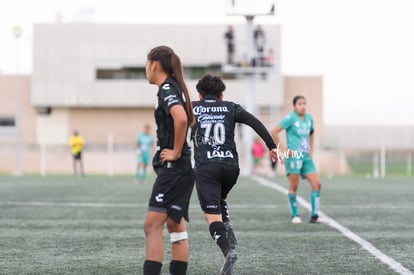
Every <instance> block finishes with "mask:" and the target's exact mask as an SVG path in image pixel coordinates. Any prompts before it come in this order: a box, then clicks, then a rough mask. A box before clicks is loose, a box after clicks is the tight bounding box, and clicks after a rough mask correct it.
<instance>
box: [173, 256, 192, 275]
mask: <svg viewBox="0 0 414 275" xmlns="http://www.w3.org/2000/svg"><path fill="white" fill-rule="evenodd" d="M187 265H188V264H187V262H182V261H174V260H173V261H171V263H170V275H185V274H186V273H187Z"/></svg>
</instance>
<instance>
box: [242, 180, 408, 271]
mask: <svg viewBox="0 0 414 275" xmlns="http://www.w3.org/2000/svg"><path fill="white" fill-rule="evenodd" d="M250 178H251V179H252V180H254V181H256V182H258V183H260V184H261V185H264V186H267V187H270V188H272V189H275V190H276V191H279V192H280V193H282V194H285V195H287V194H288V190H287V189H286V188H284V187H282V186H280V185H279V184H277V183H273V182H271V181H268V180H266V179H264V178H261V177H258V176H251V177H250ZM297 200H298V203H299V204H301V205H302V206H303V207H305V208H306V209H308V210H309V211H311V205H310V203H309V202H307V201H306V200H305V199H304V198H302V197H300V196H297ZM319 215H320V216H321V217H323V219H324V220H326V221H327V222H326V224H327V225H329V226H330V227H332V228H335V229H336V230H338V231H339V232H340V233H341V234H343V235H344V236H345V237H347V238H348V239H350V240H352V241H354V242H356V243H358V244H359V245H361V246H362V247H363V248H364V249H365V250H367V251H368V252H369V253H371V254H372V255H374V256H375V257H376V258H378V259H379V260H380V261H381V262H383V263H384V264H387V265H388V266H389V267H390V268H391V269H392V270H394V271H396V272H398V273H399V274H402V275H413V273H412V272H411V271H410V270H409V269H407V268H405V267H404V266H403V265H402V264H400V263H399V262H397V261H395V260H394V259H392V258H390V257H388V256H387V255H385V254H384V253H382V252H381V251H379V250H378V249H377V248H376V247H375V246H374V245H372V244H371V243H370V242H368V241H367V240H365V239H363V238H361V237H360V236H358V235H357V234H355V233H354V232H352V231H351V230H350V229H348V228H346V227H345V226H343V225H341V224H339V223H338V222H336V221H335V220H334V219H332V218H330V217H328V216H327V215H326V214H324V213H323V212H321V211H319Z"/></svg>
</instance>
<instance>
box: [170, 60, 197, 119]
mask: <svg viewBox="0 0 414 275" xmlns="http://www.w3.org/2000/svg"><path fill="white" fill-rule="evenodd" d="M171 69H172V74H171V76H172V77H173V78H174V79H175V80H176V81H177V82H178V85H180V87H181V89H182V90H183V93H184V97H185V111H186V113H187V117H188V125H189V126H192V125H193V124H194V121H195V119H194V113H193V106H192V104H191V99H190V94H189V92H188V89H187V85H185V82H184V70H183V66H182V65H181V61H180V58H179V57H178V55H176V54H175V53H174V52H173V53H172V55H171Z"/></svg>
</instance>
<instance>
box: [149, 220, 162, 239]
mask: <svg viewBox="0 0 414 275" xmlns="http://www.w3.org/2000/svg"><path fill="white" fill-rule="evenodd" d="M162 229H163V224H161V225H160V224H159V223H155V222H153V221H151V220H145V222H144V233H145V236H148V235H149V234H150V233H153V232H157V231H160V232H162Z"/></svg>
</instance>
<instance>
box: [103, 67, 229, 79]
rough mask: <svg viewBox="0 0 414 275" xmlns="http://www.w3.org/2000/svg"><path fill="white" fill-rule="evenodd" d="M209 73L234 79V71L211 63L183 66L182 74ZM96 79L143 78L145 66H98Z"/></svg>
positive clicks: (198, 75) (198, 76)
mask: <svg viewBox="0 0 414 275" xmlns="http://www.w3.org/2000/svg"><path fill="white" fill-rule="evenodd" d="M207 73H210V74H214V75H217V76H220V77H222V78H223V79H235V78H237V75H235V74H234V73H226V72H223V71H222V70H221V64H211V65H208V66H197V65H193V66H184V75H185V77H186V78H189V79H200V78H201V77H202V76H203V75H205V74H207ZM96 78H97V79H98V80H116V79H122V80H125V79H131V80H138V79H145V78H146V75H145V67H123V68H118V69H117V68H115V69H114V68H112V69H110V68H98V69H97V70H96Z"/></svg>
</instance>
